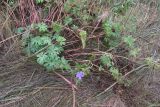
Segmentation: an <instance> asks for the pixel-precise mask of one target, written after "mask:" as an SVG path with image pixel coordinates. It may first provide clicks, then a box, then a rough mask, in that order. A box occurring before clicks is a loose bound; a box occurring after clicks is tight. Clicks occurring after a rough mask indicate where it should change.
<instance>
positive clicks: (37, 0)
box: [36, 0, 44, 4]
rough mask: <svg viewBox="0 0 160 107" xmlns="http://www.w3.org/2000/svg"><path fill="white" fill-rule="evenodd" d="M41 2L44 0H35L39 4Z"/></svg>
mask: <svg viewBox="0 0 160 107" xmlns="http://www.w3.org/2000/svg"><path fill="white" fill-rule="evenodd" d="M43 2H44V0H36V3H37V4H40V3H43Z"/></svg>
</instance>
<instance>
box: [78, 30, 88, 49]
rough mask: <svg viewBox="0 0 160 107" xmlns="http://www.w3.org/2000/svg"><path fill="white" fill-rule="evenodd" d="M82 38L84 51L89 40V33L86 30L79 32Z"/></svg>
mask: <svg viewBox="0 0 160 107" xmlns="http://www.w3.org/2000/svg"><path fill="white" fill-rule="evenodd" d="M79 35H80V38H81V42H82V47H83V49H84V48H85V47H86V40H87V32H86V31H84V30H81V31H80V32H79Z"/></svg>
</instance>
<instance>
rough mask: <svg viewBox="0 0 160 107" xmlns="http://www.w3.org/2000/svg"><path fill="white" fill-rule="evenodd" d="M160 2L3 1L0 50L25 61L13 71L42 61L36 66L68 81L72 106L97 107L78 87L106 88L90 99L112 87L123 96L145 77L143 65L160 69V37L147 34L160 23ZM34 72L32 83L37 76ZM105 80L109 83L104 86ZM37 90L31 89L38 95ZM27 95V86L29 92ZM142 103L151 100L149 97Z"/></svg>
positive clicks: (125, 0) (0, 7) (0, 22)
mask: <svg viewBox="0 0 160 107" xmlns="http://www.w3.org/2000/svg"><path fill="white" fill-rule="evenodd" d="M143 3H144V4H143ZM147 3H148V4H147ZM156 3H158V5H157V4H156ZM159 5H160V4H159V2H157V1H156V0H155V1H154V0H151V1H150V2H142V1H140V0H107V1H106V0H95V1H93V0H18V1H16V0H1V1H0V9H1V13H0V15H1V16H2V17H1V16H0V24H1V27H0V28H1V29H0V50H1V51H2V52H5V55H4V58H2V59H5V58H7V56H8V55H10V54H11V53H13V52H14V53H16V54H17V55H19V59H17V61H15V63H16V64H17V63H18V64H17V65H14V64H13V69H14V68H17V69H19V67H21V66H22V65H21V64H22V62H23V66H25V64H26V63H31V64H32V63H36V64H37V65H36V66H38V68H36V67H35V68H34V67H33V69H37V70H38V71H39V69H41V70H42V71H43V73H45V74H55V75H56V76H58V77H60V78H61V79H63V80H64V81H65V82H66V83H67V84H68V85H69V86H70V87H71V89H70V90H72V93H73V98H69V97H68V98H66V99H67V100H68V106H69V107H70V106H71V104H70V103H72V106H73V107H76V106H78V107H90V106H91V105H90V102H86V101H84V100H83V98H80V97H79V96H78V95H77V96H78V97H76V92H77V91H79V90H77V89H78V88H81V86H83V84H85V85H86V84H90V85H91V84H94V85H95V83H96V84H99V85H100V86H99V88H102V89H100V90H101V91H102V90H103V92H101V91H100V92H95V93H96V95H92V96H90V98H89V97H87V99H86V98H85V100H87V101H90V99H94V98H95V96H96V97H97V95H102V93H105V92H106V93H107V92H108V90H111V89H112V90H113V91H115V93H114V94H116V95H118V96H123V95H121V94H124V92H123V91H124V90H126V89H127V88H130V87H132V85H134V82H133V81H138V80H139V78H140V77H141V76H138V75H139V73H140V75H144V74H145V73H144V72H143V69H148V70H156V71H157V70H159V68H160V62H159V59H160V58H159V57H160V56H159V41H158V42H156V40H159V36H158V37H157V36H155V35H157V34H155V33H154V31H153V34H150V36H151V37H146V35H147V34H145V36H143V37H142V36H141V32H145V31H143V30H145V29H148V28H150V26H152V24H154V23H156V21H157V22H158V21H159V19H158V15H159V10H158V8H159V7H158V6H159ZM147 9H148V11H147ZM147 12H148V13H147ZM144 16H145V17H144ZM139 34H140V35H139ZM5 35H7V36H5ZM8 36H10V37H8ZM152 37H153V38H152ZM0 55H1V54H0ZM2 56H3V53H2ZM11 59H12V58H9V60H11ZM0 60H1V58H0ZM13 62H14V61H13ZM2 63H3V62H2ZM0 67H1V63H0ZM0 70H1V68H0ZM2 71H3V69H2ZM28 72H29V71H28ZM34 72H36V70H35V71H34ZM34 72H33V74H32V76H31V77H30V79H29V81H31V80H32V78H34V77H33V76H34ZM2 73H3V72H2ZM4 75H5V74H4ZM15 75H16V74H15ZM38 75H41V74H39V73H38ZM52 76H53V75H52ZM56 76H54V77H55V78H56ZM134 76H135V77H134ZM145 76H146V75H145ZM0 77H1V72H0ZM54 77H53V78H54ZM135 78H138V79H135ZM58 80H59V78H57V81H58ZM87 81H90V83H88V82H87ZM99 81H101V82H102V81H105V82H104V83H102V84H103V85H101V83H99ZM61 82H62V80H61ZM61 82H60V84H62V83H61ZM54 83H55V84H56V83H57V82H56V80H55V82H54ZM105 84H107V86H105ZM90 85H89V86H90ZM36 86H37V85H35V86H33V87H36ZM25 87H27V86H25ZM43 87H45V86H43ZM55 87H56V88H57V87H58V86H56V85H55ZM86 87H88V86H86ZM95 87H97V86H96V85H95ZM114 87H115V88H116V89H114ZM0 88H1V79H0ZM63 88H65V85H64V86H63ZM42 89H43V88H42ZM34 90H35V89H34V88H33V91H32V90H31V91H32V92H33V93H34ZM28 92H29V90H28ZM21 93H23V90H21V92H20V93H19V94H20V95H21ZM26 93H27V91H26ZM26 93H25V88H24V94H23V95H25V94H26ZM99 93H100V94H99ZM111 93H112V92H111ZM0 96H1V94H0ZM15 96H16V95H15ZM69 96H70V95H69ZM13 97H14V96H13ZM107 97H109V96H107ZM5 98H8V97H7V96H5V97H3V96H2V98H1V97H0V105H1V104H2V106H3V105H5V103H1V100H5ZM9 98H12V96H9ZM76 98H77V99H76ZM71 99H72V101H71ZM124 99H125V98H124ZM77 100H80V101H79V102H78V101H77ZM11 101H12V100H11ZM15 102H16V101H15ZM62 102H63V101H62ZM62 102H61V100H60V101H58V103H56V105H55V106H57V105H58V107H63V106H64V107H66V105H65V104H64V105H63V104H62ZM93 102H94V101H93ZM99 102H101V101H99ZM102 102H103V101H102ZM142 102H144V103H145V104H146V102H145V99H144V101H142ZM80 103H83V104H80ZM91 103H92V102H91ZM124 103H125V104H124V105H126V106H127V105H130V104H131V103H130V102H124ZM135 103H136V102H135ZM138 103H139V102H137V104H138ZM61 104H62V105H61ZM154 104H158V103H157V102H153V103H152V102H148V103H147V106H149V105H154ZM11 105H12V104H11ZM42 105H43V104H42ZM42 105H41V104H39V106H40V107H41V106H42ZM131 105H133V107H134V106H135V105H136V104H131ZM45 106H46V105H45ZM108 106H109V105H107V106H106V107H108ZM110 106H112V105H110ZM143 106H144V105H143ZM145 106H146V105H145ZM147 106H146V107H147ZM48 107H50V105H48ZM93 107H94V106H93ZM124 107H125V106H124ZM136 107H141V106H137V105H136Z"/></svg>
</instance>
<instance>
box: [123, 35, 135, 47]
mask: <svg viewBox="0 0 160 107" xmlns="http://www.w3.org/2000/svg"><path fill="white" fill-rule="evenodd" d="M123 41H124V42H125V43H126V44H127V45H128V46H129V47H133V46H134V42H135V39H134V38H133V37H132V36H125V37H124V38H123Z"/></svg>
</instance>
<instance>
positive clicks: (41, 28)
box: [37, 23, 48, 32]
mask: <svg viewBox="0 0 160 107" xmlns="http://www.w3.org/2000/svg"><path fill="white" fill-rule="evenodd" d="M37 28H38V30H39V32H46V31H48V26H47V25H46V24H45V23H38V24H37Z"/></svg>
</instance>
